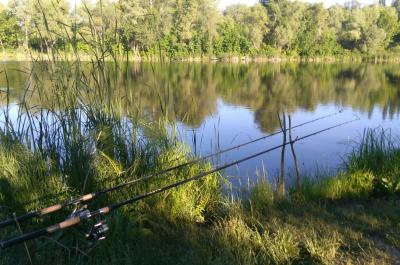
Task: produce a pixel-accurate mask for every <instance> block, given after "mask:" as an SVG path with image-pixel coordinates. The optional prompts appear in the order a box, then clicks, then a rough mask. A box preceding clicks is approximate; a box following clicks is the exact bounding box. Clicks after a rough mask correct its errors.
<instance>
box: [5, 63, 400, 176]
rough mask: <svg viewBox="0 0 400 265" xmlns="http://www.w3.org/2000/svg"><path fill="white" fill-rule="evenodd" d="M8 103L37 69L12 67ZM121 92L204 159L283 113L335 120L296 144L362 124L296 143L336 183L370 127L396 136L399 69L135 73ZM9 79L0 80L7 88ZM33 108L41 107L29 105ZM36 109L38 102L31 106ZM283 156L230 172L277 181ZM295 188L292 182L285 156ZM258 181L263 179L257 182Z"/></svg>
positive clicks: (161, 68)
mask: <svg viewBox="0 0 400 265" xmlns="http://www.w3.org/2000/svg"><path fill="white" fill-rule="evenodd" d="M0 67H2V68H3V67H4V68H6V69H7V71H8V78H9V84H10V86H11V88H12V89H11V101H12V102H14V103H17V102H18V101H19V99H20V98H21V97H22V95H23V91H24V88H25V87H26V86H27V85H28V84H29V82H30V80H29V78H27V76H26V74H24V73H23V72H21V71H17V70H16V69H19V70H21V69H29V67H31V64H30V63H5V64H3V65H2V66H0ZM121 72H122V73H121V76H122V77H123V78H121V76H120V78H119V80H120V81H119V82H118V83H117V84H116V85H115V90H118V91H119V92H118V97H117V98H116V99H115V100H117V101H120V102H121V104H122V105H123V106H125V108H126V109H127V110H128V109H129V110H130V112H132V110H135V111H136V112H137V113H138V115H139V116H142V117H145V118H146V119H157V118H160V117H163V116H167V117H168V120H169V121H170V122H171V127H173V126H174V125H176V127H177V129H178V130H177V133H178V137H179V138H180V139H182V140H183V141H185V142H186V143H187V144H188V146H190V148H191V150H192V152H193V153H196V154H198V155H205V154H208V153H211V152H214V151H215V150H218V149H224V148H227V147H231V146H233V145H237V144H240V143H242V142H246V141H249V140H251V139H255V138H258V137H261V136H263V135H266V134H269V133H272V132H274V131H276V130H279V122H278V119H277V112H278V111H279V112H282V111H284V112H286V113H288V114H291V116H292V121H293V125H296V124H300V123H303V122H306V121H309V120H312V119H315V118H318V117H321V116H324V115H327V114H333V113H338V112H339V111H340V113H339V114H337V115H335V116H332V117H330V118H327V119H324V120H321V121H318V122H316V123H313V124H309V125H307V126H303V127H301V128H297V129H295V130H294V131H293V134H294V137H296V136H299V137H301V136H303V135H306V134H309V133H311V132H313V131H317V130H320V129H323V128H325V127H329V126H332V125H334V124H336V123H340V122H343V121H347V120H352V119H354V118H355V117H359V118H360V120H358V121H356V122H353V123H351V124H348V125H345V126H343V127H340V128H336V129H334V130H331V131H328V132H325V133H322V134H319V135H317V136H315V137H312V138H309V139H306V140H304V141H301V142H299V143H296V144H295V149H296V153H297V156H298V159H299V162H300V170H301V172H302V173H303V174H311V175H314V174H315V172H316V171H319V172H323V173H324V174H329V173H333V172H336V171H337V170H338V169H340V166H341V164H342V159H343V158H344V157H345V156H346V154H347V153H348V152H349V151H350V150H351V148H352V146H354V142H355V141H358V140H359V139H360V137H361V135H362V133H363V130H364V129H365V128H378V127H379V128H383V129H388V130H389V129H390V130H392V134H398V132H399V106H400V66H398V65H392V64H384V65H372V64H250V65H235V64H234V65H232V64H229V65H228V64H184V63H175V64H163V65H162V64H132V65H129V66H127V67H125V68H124V70H123V71H121ZM1 87H3V90H4V87H6V80H5V78H4V76H3V75H0V88H1ZM32 101H35V98H34V97H32ZM32 104H34V102H32ZM281 142H282V136H281V135H278V136H274V137H272V138H268V139H266V140H263V141H260V142H257V143H254V144H252V145H249V146H246V147H244V148H241V149H238V150H235V151H232V152H230V153H229V154H224V155H221V156H220V157H218V158H217V159H214V160H213V162H214V163H215V164H220V163H225V162H229V161H232V160H235V159H240V158H242V157H244V156H246V155H250V154H252V153H255V152H259V151H262V150H264V149H268V148H271V147H273V146H275V145H279V144H281ZM279 163H280V151H279V150H277V151H274V152H271V153H269V154H265V155H263V156H260V157H258V158H256V159H253V160H251V161H248V162H245V163H242V164H240V165H238V166H237V167H235V168H231V169H228V170H226V172H225V173H226V174H227V175H229V176H232V177H233V181H234V182H239V181H240V182H245V181H247V179H248V178H250V179H251V180H254V179H255V178H254V176H256V175H257V174H266V175H267V176H268V177H269V178H270V179H271V180H274V179H275V177H276V176H277V173H278V170H279V165H280V164H279ZM286 166H287V167H288V172H289V176H288V180H287V181H288V182H290V181H291V178H290V175H293V169H294V168H293V161H292V157H291V153H290V149H287V152H286ZM257 172H258V173H257Z"/></svg>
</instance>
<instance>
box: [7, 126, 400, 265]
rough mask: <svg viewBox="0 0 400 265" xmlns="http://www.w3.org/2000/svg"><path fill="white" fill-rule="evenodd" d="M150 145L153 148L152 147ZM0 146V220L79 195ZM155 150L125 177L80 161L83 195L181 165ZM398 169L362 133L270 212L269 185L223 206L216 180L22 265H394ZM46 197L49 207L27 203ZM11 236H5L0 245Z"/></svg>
mask: <svg viewBox="0 0 400 265" xmlns="http://www.w3.org/2000/svg"><path fill="white" fill-rule="evenodd" d="M158 130H159V128H158ZM158 139H159V140H161V139H163V138H162V137H161V136H160V135H159V136H158ZM165 140H166V139H164V140H163V141H165ZM1 143H2V144H1V150H0V161H1V163H0V169H1V170H0V172H1V176H0V180H1V185H0V187H1V193H0V194H1V196H0V205H1V206H2V209H4V211H2V212H1V213H2V214H1V217H2V218H5V217H6V216H8V215H9V214H10V213H11V212H12V211H13V210H14V209H16V210H17V212H19V213H21V212H24V211H28V210H31V209H36V208H38V207H41V206H45V205H48V204H49V203H50V202H54V201H55V200H59V199H62V198H67V197H70V196H72V195H74V194H77V193H80V192H81V190H80V188H81V187H82V186H81V185H82V181H83V180H82V177H81V178H80V179H75V181H72V180H73V178H70V179H67V181H61V180H62V178H58V177H57V175H58V173H57V171H58V170H57V169H56V168H52V167H49V166H50V165H51V164H49V160H48V159H44V157H43V152H40V151H31V150H28V149H26V147H25V146H24V144H21V143H20V142H19V141H18V140H17V139H15V137H14V136H12V135H10V134H6V133H5V132H3V133H2V137H1ZM159 143H160V142H159ZM158 147H162V148H156V149H151V148H150V149H148V150H154V151H153V152H150V153H148V155H147V156H142V157H140V158H139V157H138V158H137V161H142V163H140V162H138V164H139V165H141V166H137V167H135V168H132V167H128V166H127V165H125V166H124V163H122V160H121V159H118V157H117V156H115V154H114V155H113V154H110V153H108V154H109V155H106V153H105V150H103V151H101V152H94V153H90V154H89V155H88V158H87V159H85V160H81V161H80V162H82V161H85V162H87V163H88V168H90V170H89V172H90V174H89V175H90V178H89V179H90V180H91V181H89V182H91V186H90V188H88V189H89V190H90V189H94V188H98V187H105V186H108V185H112V183H115V182H113V181H110V179H111V180H114V181H116V182H118V181H120V180H121V176H123V177H124V178H128V177H129V178H134V177H135V176H137V175H139V174H143V173H145V172H148V171H153V170H158V169H160V168H163V167H168V166H171V165H173V164H179V163H183V162H185V161H186V159H190V157H189V156H188V155H187V153H186V152H185V149H184V148H183V147H182V146H180V145H176V144H174V145H170V144H164V145H160V144H159V145H158ZM78 149H79V148H78ZM77 164H80V163H77ZM77 164H76V165H77ZM209 166H210V165H207V164H205V165H199V166H192V167H190V168H189V169H186V170H180V171H178V172H175V173H174V174H170V175H168V176H165V177H163V178H158V179H156V180H154V181H152V182H149V183H146V184H144V185H138V186H135V187H134V188H131V189H128V190H125V191H124V192H122V193H121V192H117V193H113V194H111V195H109V196H107V197H105V198H102V199H101V200H100V201H99V202H96V203H95V204H90V208H91V209H96V207H97V206H101V205H104V203H107V202H110V201H117V200H122V199H123V198H127V197H129V196H133V195H134V194H138V193H141V192H143V191H144V190H151V189H152V188H156V187H159V186H160V185H165V184H167V183H169V182H171V181H175V180H179V179H183V178H185V177H188V176H192V175H194V174H196V173H198V172H200V171H203V170H206V169H207V168H209ZM72 168H74V166H71V167H67V168H64V169H63V170H65V172H64V174H65V175H67V174H70V175H72V171H71V170H72ZM399 169H400V151H399V149H398V146H397V145H396V142H394V141H393V139H392V138H391V137H390V136H388V134H387V133H385V132H376V131H367V132H366V133H365V136H364V138H363V139H362V140H361V141H360V143H359V145H358V146H357V148H355V149H354V150H353V152H352V153H351V154H350V155H349V157H348V160H347V163H346V169H345V170H344V171H343V172H342V173H340V174H339V175H338V176H336V177H333V178H329V179H323V178H321V179H320V180H318V181H316V180H304V181H303V183H302V186H301V187H298V188H293V189H292V190H290V191H289V193H288V197H287V198H286V199H284V200H277V199H276V198H275V191H274V190H273V189H272V188H271V185H270V184H269V183H268V182H266V181H264V180H262V179H260V181H259V182H258V183H257V184H255V185H254V186H253V187H249V188H248V189H250V190H249V191H250V192H251V193H250V194H251V196H250V197H248V198H233V196H229V195H228V196H223V195H222V194H221V193H220V191H221V185H224V180H223V178H222V177H221V176H217V175H214V176H210V177H208V178H206V179H204V180H203V181H200V182H195V183H192V184H190V185H187V186H184V187H181V188H178V189H176V190H173V191H170V192H167V193H164V194H161V195H157V196H154V197H152V198H150V199H146V200H144V201H141V202H140V203H137V204H135V205H132V206H129V207H127V208H124V209H123V210H121V211H118V212H116V213H114V214H112V215H111V216H109V218H108V223H109V224H110V227H111V229H110V232H109V234H108V238H107V239H106V240H105V241H101V242H98V243H96V244H95V245H91V244H89V243H88V242H87V241H85V239H84V236H83V235H82V234H83V233H84V232H87V229H88V227H85V225H83V226H80V227H78V228H76V229H75V228H74V229H71V230H68V231H64V232H62V233H58V234H56V235H55V236H54V237H52V238H41V239H40V240H35V241H32V242H29V243H28V244H27V247H28V252H29V255H30V258H31V259H32V260H33V263H34V264H396V262H397V261H398V260H399V259H400V255H399V254H400V251H399V249H400V234H399V233H398V231H399V230H400V211H399V209H400V197H399V191H400V178H399V174H398V172H399V171H398V170H399ZM82 172H83V170H82V171H81V172H80V173H82ZM122 172H128V173H122ZM78 175H79V174H78ZM86 182H87V181H86ZM66 184H67V185H66ZM49 192H51V193H55V194H56V195H54V196H50V198H47V199H42V200H33V199H34V198H37V197H38V196H39V197H40V196H45V195H46V194H47V193H49ZM32 200H33V203H29V204H27V203H26V202H27V201H32ZM66 214H68V212H64V213H61V214H58V215H55V216H53V217H51V218H46V219H44V220H40V221H39V220H35V221H34V222H33V223H28V224H24V225H22V230H24V231H27V230H28V229H33V228H35V227H38V226H42V225H46V224H50V223H52V222H54V221H56V220H62V218H65V215H66ZM17 234H19V232H18V231H17V229H16V228H14V227H12V228H10V229H7V230H4V231H2V234H1V236H2V238H3V237H5V236H6V235H7V237H8V236H10V235H17ZM28 252H27V251H26V249H25V248H24V246H23V245H21V246H17V247H14V248H10V249H8V250H6V251H2V252H1V254H0V255H1V259H0V264H27V263H29V258H28V254H27V253H28ZM55 259H56V261H55Z"/></svg>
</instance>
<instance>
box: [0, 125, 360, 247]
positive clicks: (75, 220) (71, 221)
mask: <svg viewBox="0 0 400 265" xmlns="http://www.w3.org/2000/svg"><path fill="white" fill-rule="evenodd" d="M357 120H359V118H356V119H353V120H349V121H346V122H342V123H339V124H336V125H333V126H331V127H328V128H325V129H321V130H319V131H315V132H313V133H310V134H307V135H304V136H301V137H297V138H296V139H294V140H293V141H291V142H285V143H283V144H280V145H277V146H274V147H272V148H269V149H266V150H264V151H261V152H258V153H255V154H253V155H250V156H247V157H244V158H242V159H239V160H235V161H233V162H229V163H226V164H224V165H222V166H219V167H215V168H213V169H211V170H209V171H206V172H202V173H200V174H198V175H195V176H193V177H189V178H186V179H184V180H181V181H178V182H175V183H172V184H169V185H167V186H164V187H162V188H159V189H156V190H153V191H150V192H147V193H144V194H142V195H138V196H135V197H132V198H130V199H127V200H125V201H121V202H117V203H113V204H110V205H108V206H106V207H102V208H100V209H97V210H95V211H89V210H87V209H84V210H83V211H81V212H79V213H78V214H73V215H71V216H70V217H69V218H67V219H66V220H65V221H62V222H60V223H57V224H54V225H51V226H48V227H45V228H42V229H39V230H36V231H33V232H30V233H26V234H23V235H20V236H17V237H14V238H10V239H8V240H5V241H2V242H0V248H2V249H6V248H8V247H11V246H14V245H16V244H19V243H23V242H26V241H28V240H32V239H35V238H38V237H41V236H45V235H51V234H53V233H55V232H57V231H60V230H64V229H67V228H69V227H73V226H75V225H78V224H79V223H81V222H82V221H84V220H89V219H93V218H95V217H97V216H102V215H106V214H108V213H110V212H112V211H115V210H117V209H119V208H121V207H123V206H126V205H128V204H132V203H134V202H137V201H140V200H143V199H145V198H147V197H150V196H153V195H156V194H159V193H162V192H164V191H167V190H170V189H173V188H177V187H179V186H181V185H184V184H186V183H189V182H193V181H196V180H199V179H201V178H204V177H206V176H209V175H211V174H214V173H216V172H219V171H222V170H224V169H226V168H229V167H232V166H235V165H238V164H240V163H243V162H245V161H248V160H251V159H253V158H256V157H258V156H261V155H263V154H266V153H270V152H272V151H274V150H277V149H279V148H282V147H284V146H286V145H289V144H294V143H296V142H298V141H301V140H304V139H307V138H310V137H313V136H315V135H318V134H321V133H323V132H326V131H329V130H332V129H335V128H338V127H341V126H344V125H346V124H350V123H352V122H355V121H357ZM105 230H108V227H107V229H105Z"/></svg>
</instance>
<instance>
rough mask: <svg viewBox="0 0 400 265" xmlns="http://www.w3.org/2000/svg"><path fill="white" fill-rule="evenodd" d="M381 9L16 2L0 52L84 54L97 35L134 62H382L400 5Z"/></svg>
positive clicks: (154, 0)
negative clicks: (269, 58) (254, 58)
mask: <svg viewBox="0 0 400 265" xmlns="http://www.w3.org/2000/svg"><path fill="white" fill-rule="evenodd" d="M383 2H384V1H380V2H379V4H376V5H370V6H362V5H361V4H359V3H358V2H357V1H351V2H348V3H347V4H345V5H344V6H339V5H335V6H332V7H329V8H324V7H323V5H322V4H308V3H303V2H299V1H289V0H279V1H278V0H261V1H260V3H257V4H256V5H254V6H252V7H248V6H246V5H233V6H229V7H228V8H226V10H225V11H223V12H221V11H220V10H218V7H217V1H216V0H190V1H189V0H167V1H165V0H150V1H140V0H118V1H109V0H105V1H97V2H95V3H93V4H88V3H86V4H81V5H79V6H74V7H71V6H69V5H68V1H66V0H17V1H10V3H9V5H8V7H0V46H2V48H3V50H4V49H6V48H17V47H25V49H26V48H28V47H29V48H31V49H34V50H38V51H41V52H46V51H48V50H49V49H50V48H54V47H56V48H60V49H63V50H72V49H74V48H76V49H78V50H79V49H82V50H84V49H90V46H89V45H87V43H85V39H86V38H87V36H88V35H91V36H93V35H95V36H98V37H99V38H101V39H102V41H104V42H106V43H107V44H108V45H109V48H112V49H116V50H118V51H120V52H121V53H123V52H127V51H129V52H131V53H134V54H135V55H138V56H143V55H157V56H159V55H163V56H167V57H170V58H179V57H189V56H215V55H216V56H222V55H296V56H297V55H300V56H331V55H342V54H348V53H350V52H353V53H363V54H379V53H382V52H384V51H385V50H397V49H398V47H399V44H400V34H399V28H400V22H399V14H400V1H399V0H396V1H393V3H392V6H388V5H385V4H384V3H383ZM93 29H95V30H93Z"/></svg>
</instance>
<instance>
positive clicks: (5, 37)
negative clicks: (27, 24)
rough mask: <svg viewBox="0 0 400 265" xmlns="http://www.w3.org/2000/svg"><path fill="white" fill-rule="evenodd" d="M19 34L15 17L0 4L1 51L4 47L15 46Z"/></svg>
mask: <svg viewBox="0 0 400 265" xmlns="http://www.w3.org/2000/svg"><path fill="white" fill-rule="evenodd" d="M20 34H21V30H20V27H19V25H18V22H17V18H16V17H15V16H14V15H13V14H12V12H10V11H9V10H7V9H6V7H5V6H3V5H1V4H0V46H1V47H2V49H3V51H4V50H5V49H6V48H17V47H18V39H19V37H20Z"/></svg>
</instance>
